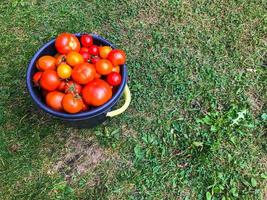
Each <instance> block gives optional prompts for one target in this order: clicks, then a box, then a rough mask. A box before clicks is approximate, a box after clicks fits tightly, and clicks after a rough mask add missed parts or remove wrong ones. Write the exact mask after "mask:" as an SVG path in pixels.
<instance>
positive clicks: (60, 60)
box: [56, 55, 66, 66]
mask: <svg viewBox="0 0 267 200" xmlns="http://www.w3.org/2000/svg"><path fill="white" fill-rule="evenodd" d="M61 63H66V55H59V56H58V57H57V58H56V66H59V65H60V64H61Z"/></svg>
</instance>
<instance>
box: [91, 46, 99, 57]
mask: <svg viewBox="0 0 267 200" xmlns="http://www.w3.org/2000/svg"><path fill="white" fill-rule="evenodd" d="M98 52H99V50H98V46H96V45H92V46H90V47H89V53H90V54H91V55H93V56H97V55H98Z"/></svg>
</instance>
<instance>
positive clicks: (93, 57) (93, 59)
mask: <svg viewBox="0 0 267 200" xmlns="http://www.w3.org/2000/svg"><path fill="white" fill-rule="evenodd" d="M90 60H91V63H93V64H96V63H97V61H99V60H100V58H99V57H98V56H92V57H91V59H90Z"/></svg>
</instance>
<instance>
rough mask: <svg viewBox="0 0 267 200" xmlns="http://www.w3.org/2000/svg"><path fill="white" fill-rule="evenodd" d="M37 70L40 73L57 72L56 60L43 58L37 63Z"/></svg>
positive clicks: (47, 57)
mask: <svg viewBox="0 0 267 200" xmlns="http://www.w3.org/2000/svg"><path fill="white" fill-rule="evenodd" d="M36 67H37V69H39V70H40V71H45V70H48V69H50V70H55V69H56V59H55V58H54V57H53V56H42V57H40V58H39V59H38V61H37V63H36Z"/></svg>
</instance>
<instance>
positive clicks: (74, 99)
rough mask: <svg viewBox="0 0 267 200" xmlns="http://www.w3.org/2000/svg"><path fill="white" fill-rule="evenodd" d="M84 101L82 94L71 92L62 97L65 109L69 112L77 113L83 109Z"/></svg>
mask: <svg viewBox="0 0 267 200" xmlns="http://www.w3.org/2000/svg"><path fill="white" fill-rule="evenodd" d="M83 104H84V103H83V101H82V99H81V97H80V96H75V95H73V94H71V93H69V94H66V95H65V96H64V98H63V99H62V106H63V109H64V110H65V111H66V112H68V113H77V112H80V111H81V110H82V109H83V106H84V105H83Z"/></svg>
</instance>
